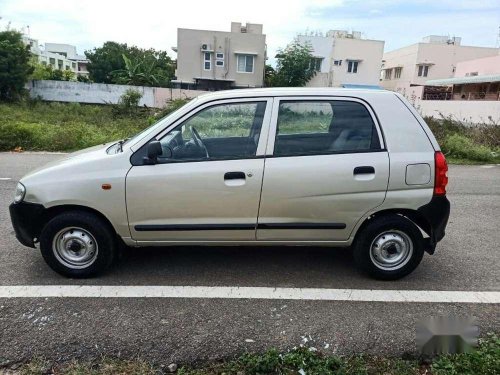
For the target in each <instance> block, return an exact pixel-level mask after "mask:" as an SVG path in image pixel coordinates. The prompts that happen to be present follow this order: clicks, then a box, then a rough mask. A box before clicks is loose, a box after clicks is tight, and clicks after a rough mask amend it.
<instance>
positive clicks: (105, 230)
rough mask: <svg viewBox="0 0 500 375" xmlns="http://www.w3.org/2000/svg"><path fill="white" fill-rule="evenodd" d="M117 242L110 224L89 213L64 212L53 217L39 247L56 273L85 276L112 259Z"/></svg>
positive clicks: (96, 270) (43, 232)
mask: <svg viewBox="0 0 500 375" xmlns="http://www.w3.org/2000/svg"><path fill="white" fill-rule="evenodd" d="M115 249H116V241H115V236H114V234H113V232H112V229H111V228H110V227H109V224H108V223H106V222H105V221H104V220H103V219H101V218H100V217H98V216H97V215H95V214H92V213H89V212H81V211H73V212H65V213H62V214H59V215H57V216H56V217H54V218H53V219H51V220H50V221H49V222H48V223H47V224H46V225H45V227H44V228H43V230H42V233H41V235H40V250H41V253H42V256H43V258H44V259H45V261H46V262H47V264H48V265H49V266H50V267H51V268H52V269H53V270H54V271H56V272H57V273H59V274H61V275H63V276H67V277H73V278H85V277H90V276H94V275H96V274H99V273H101V272H103V271H105V270H106V269H107V268H108V267H109V266H110V265H111V263H112V262H113V260H114V257H115V252H116V250H115Z"/></svg>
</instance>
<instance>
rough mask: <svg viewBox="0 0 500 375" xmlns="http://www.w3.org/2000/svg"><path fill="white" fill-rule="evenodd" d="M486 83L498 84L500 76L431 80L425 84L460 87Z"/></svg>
mask: <svg viewBox="0 0 500 375" xmlns="http://www.w3.org/2000/svg"><path fill="white" fill-rule="evenodd" d="M486 82H500V74H485V75H478V76H469V77H455V78H444V79H431V80H429V81H427V82H425V84H426V85H427V86H451V85H461V84H466V83H486Z"/></svg>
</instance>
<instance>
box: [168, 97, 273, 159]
mask: <svg viewBox="0 0 500 375" xmlns="http://www.w3.org/2000/svg"><path fill="white" fill-rule="evenodd" d="M265 110H266V102H265V101H262V102H250V103H248V102H246V103H227V104H220V105H214V106H211V107H208V108H205V109H203V110H201V111H199V112H198V113H196V114H195V115H193V116H192V117H190V118H189V119H188V120H186V121H184V122H183V123H182V124H180V125H179V126H177V127H176V128H174V129H173V130H171V131H170V132H169V133H168V134H167V135H166V136H165V137H163V138H162V139H161V140H160V142H161V144H162V148H163V149H164V155H165V156H163V157H160V158H159V161H160V162H187V161H204V160H231V159H246V158H250V157H254V156H255V155H256V152H257V144H258V142H259V138H260V130H261V127H262V121H263V118H264V112H265ZM167 155H168V156H167Z"/></svg>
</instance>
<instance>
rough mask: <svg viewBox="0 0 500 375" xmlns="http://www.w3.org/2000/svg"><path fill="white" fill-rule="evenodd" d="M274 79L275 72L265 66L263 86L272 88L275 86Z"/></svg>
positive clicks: (270, 67)
mask: <svg viewBox="0 0 500 375" xmlns="http://www.w3.org/2000/svg"><path fill="white" fill-rule="evenodd" d="M275 79H276V70H274V68H273V67H272V66H271V65H267V64H266V66H265V68H264V86H266V87H272V86H275V84H274V81H275Z"/></svg>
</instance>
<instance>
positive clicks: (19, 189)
mask: <svg viewBox="0 0 500 375" xmlns="http://www.w3.org/2000/svg"><path fill="white" fill-rule="evenodd" d="M25 195H26V188H25V187H24V185H23V184H21V183H20V182H19V183H18V184H17V186H16V194H15V195H14V202H16V203H19V202H22V201H23V199H24V196H25Z"/></svg>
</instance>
